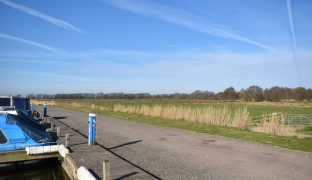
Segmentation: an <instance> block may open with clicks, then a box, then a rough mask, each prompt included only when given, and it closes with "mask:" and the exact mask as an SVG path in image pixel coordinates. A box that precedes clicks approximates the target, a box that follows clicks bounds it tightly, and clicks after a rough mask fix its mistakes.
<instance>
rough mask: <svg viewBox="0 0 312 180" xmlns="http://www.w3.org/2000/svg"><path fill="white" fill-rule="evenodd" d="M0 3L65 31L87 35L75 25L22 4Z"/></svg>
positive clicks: (7, 1)
mask: <svg viewBox="0 0 312 180" xmlns="http://www.w3.org/2000/svg"><path fill="white" fill-rule="evenodd" d="M0 2H2V3H4V4H6V5H8V6H10V7H12V8H14V9H17V10H19V11H21V12H24V13H26V14H29V15H32V16H34V17H37V18H40V19H43V20H44V21H47V22H49V23H51V24H54V25H56V26H59V27H62V28H64V29H68V30H73V31H77V32H80V33H85V32H84V31H83V30H81V29H79V28H77V27H75V26H74V25H72V24H70V23H68V22H66V21H63V20H61V19H57V18H54V17H51V16H48V15H46V14H44V13H42V12H39V11H37V10H35V9H31V8H29V7H26V6H23V5H20V4H17V3H15V2H12V1H9V0H0Z"/></svg>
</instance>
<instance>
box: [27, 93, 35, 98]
mask: <svg viewBox="0 0 312 180" xmlns="http://www.w3.org/2000/svg"><path fill="white" fill-rule="evenodd" d="M26 98H29V99H35V98H36V95H35V94H28V95H27V96H26Z"/></svg>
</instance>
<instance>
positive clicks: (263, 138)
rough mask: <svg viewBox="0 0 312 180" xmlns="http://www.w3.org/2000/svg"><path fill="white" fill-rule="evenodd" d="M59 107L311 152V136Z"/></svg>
mask: <svg viewBox="0 0 312 180" xmlns="http://www.w3.org/2000/svg"><path fill="white" fill-rule="evenodd" d="M58 106H59V107H62V108H66V109H72V110H78V111H84V112H94V113H97V114H100V115H106V116H112V117H118V118H122V119H127V120H131V121H135V122H142V123H146V124H152V125H157V126H164V127H171V128H178V129H184V130H188V131H193V132H199V133H205V134H210V135H218V136H224V137H231V138H236V139H241V140H246V141H251V142H258V143H263V144H269V145H272V146H279V147H283V148H288V149H293V150H301V151H306V152H312V138H311V137H306V138H302V139H299V138H297V137H283V136H276V135H269V134H264V133H256V132H251V131H249V130H240V129H235V128H229V127H221V126H214V125H207V124H202V123H193V122H186V121H182V120H169V119H163V118H157V117H150V116H143V115H140V114H130V113H123V112H112V111H106V110H97V109H91V108H87V109H86V108H85V107H84V108H79V107H73V106H64V105H58Z"/></svg>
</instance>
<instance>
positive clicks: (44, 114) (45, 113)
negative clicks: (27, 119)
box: [43, 104, 47, 117]
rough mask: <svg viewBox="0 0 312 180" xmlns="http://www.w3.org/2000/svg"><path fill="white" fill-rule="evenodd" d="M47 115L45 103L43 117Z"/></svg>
mask: <svg viewBox="0 0 312 180" xmlns="http://www.w3.org/2000/svg"><path fill="white" fill-rule="evenodd" d="M46 116H47V105H46V104H43V117H46Z"/></svg>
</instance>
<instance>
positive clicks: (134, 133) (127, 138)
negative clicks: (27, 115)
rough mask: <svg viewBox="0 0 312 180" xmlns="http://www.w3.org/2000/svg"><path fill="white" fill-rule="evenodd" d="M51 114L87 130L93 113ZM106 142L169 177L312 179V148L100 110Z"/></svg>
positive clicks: (52, 111)
mask: <svg viewBox="0 0 312 180" xmlns="http://www.w3.org/2000/svg"><path fill="white" fill-rule="evenodd" d="M48 115H49V116H52V117H57V118H58V119H59V120H60V121H62V122H64V123H66V124H68V125H70V126H72V127H73V128H75V129H77V130H79V131H81V132H83V133H85V134H87V126H88V123H87V119H88V114H87V113H83V112H78V111H72V110H66V109H61V108H57V107H49V109H48ZM97 135H98V141H99V143H100V144H102V145H104V146H105V147H108V148H110V150H112V151H113V152H115V153H117V154H118V155H120V156H122V157H124V158H126V159H127V160H129V161H131V162H132V163H134V164H136V165H138V166H140V167H142V168H144V169H146V170H148V171H150V172H151V173H153V174H155V175H157V176H159V177H160V178H163V179H311V178H312V153H304V152H298V151H292V150H287V149H282V148H278V147H270V146H267V145H262V144H256V143H250V142H246V141H240V140H236V139H230V138H224V137H217V136H209V135H204V134H199V133H192V132H187V131H183V130H177V129H172V128H164V127H158V126H153V125H146V124H141V123H136V122H130V121H127V120H121V119H116V118H110V117H105V116H97Z"/></svg>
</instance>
